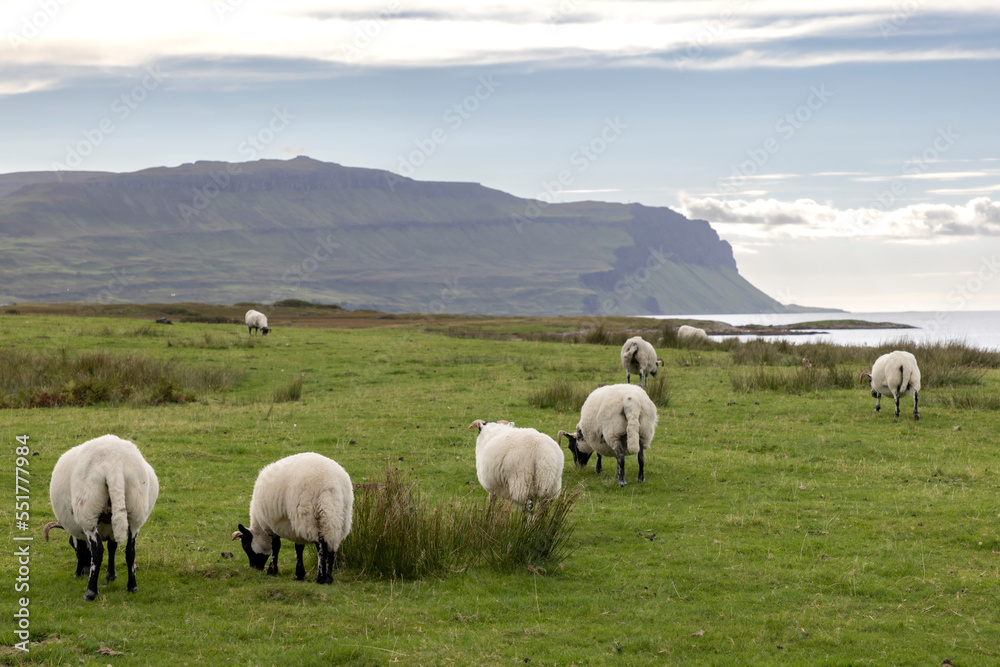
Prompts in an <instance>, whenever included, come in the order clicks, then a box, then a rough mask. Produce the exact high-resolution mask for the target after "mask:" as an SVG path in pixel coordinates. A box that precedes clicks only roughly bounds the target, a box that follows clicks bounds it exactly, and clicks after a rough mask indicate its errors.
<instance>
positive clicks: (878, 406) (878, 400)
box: [875, 394, 882, 412]
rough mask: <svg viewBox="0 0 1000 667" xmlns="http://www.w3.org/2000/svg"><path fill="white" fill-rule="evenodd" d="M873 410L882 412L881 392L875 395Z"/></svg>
mask: <svg viewBox="0 0 1000 667" xmlns="http://www.w3.org/2000/svg"><path fill="white" fill-rule="evenodd" d="M875 412H882V394H879V395H878V396H876V397H875Z"/></svg>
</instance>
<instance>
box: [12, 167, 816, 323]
mask: <svg viewBox="0 0 1000 667" xmlns="http://www.w3.org/2000/svg"><path fill="white" fill-rule="evenodd" d="M0 260H2V261H0V267H2V268H0V278H2V281H3V283H2V288H0V298H2V299H3V300H4V301H8V302H9V301H102V302H105V303H108V302H115V301H123V302H137V303H138V302H171V301H203V302H209V303H235V302H239V301H256V302H270V301H277V300H281V299H288V298H296V299H305V300H316V301H321V302H324V303H337V304H340V305H342V306H344V307H347V308H359V307H366V308H374V309H378V310H383V311H387V312H435V313H437V312H464V313H488V314H526V315H555V314H567V315H570V314H573V315H576V314H595V315H602V314H603V315H657V314H670V313H689V314H695V313H733V312H788V311H789V309H798V308H797V307H786V306H784V305H782V304H780V303H778V302H777V301H775V300H774V299H772V298H770V297H769V296H767V295H766V294H764V293H763V292H761V291H760V290H758V289H756V288H755V287H753V285H751V284H750V283H749V282H747V281H746V280H745V279H744V278H743V277H742V276H740V274H739V271H738V269H737V266H736V262H735V260H734V258H733V253H732V248H731V247H730V246H729V244H728V243H726V242H725V241H723V240H721V239H719V237H718V234H716V232H715V231H714V230H713V229H712V228H711V226H710V225H709V224H708V223H707V222H705V221H703V220H688V219H687V218H685V217H684V216H682V215H680V214H678V213H676V212H675V211H672V210H670V209H668V208H654V207H646V206H642V205H640V204H628V205H625V204H614V203H604V202H578V203H568V204H547V203H545V202H541V201H536V200H530V199H522V198H519V197H515V196H513V195H510V194H507V193H504V192H501V191H499V190H494V189H490V188H487V187H483V186H482V185H479V184H476V183H453V182H427V181H416V180H413V179H410V178H405V177H403V176H399V175H397V174H393V173H391V172H388V171H382V170H378V169H362V168H354V167H345V166H342V165H338V164H334V163H326V162H320V161H317V160H314V159H311V158H308V157H297V158H294V159H291V160H259V161H255V162H245V163H227V162H209V161H199V162H195V163H193V164H183V165H180V166H178V167H156V168H151V169H144V170H141V171H137V172H132V173H125V174H114V173H106V172H25V173H16V174H5V175H0Z"/></svg>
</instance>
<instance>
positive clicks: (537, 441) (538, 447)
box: [469, 419, 564, 512]
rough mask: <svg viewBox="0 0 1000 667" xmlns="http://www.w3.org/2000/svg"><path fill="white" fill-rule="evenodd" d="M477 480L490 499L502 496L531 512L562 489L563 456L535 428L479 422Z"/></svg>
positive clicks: (470, 426)
mask: <svg viewBox="0 0 1000 667" xmlns="http://www.w3.org/2000/svg"><path fill="white" fill-rule="evenodd" d="M469 429H470V430H471V429H478V431H479V435H478V436H477V438H476V476H477V477H478V478H479V483H480V484H482V485H483V488H484V489H486V490H487V491H488V492H489V494H490V498H491V499H492V498H493V497H495V496H500V497H501V498H506V499H507V500H510V501H511V502H513V503H515V504H517V505H520V506H521V507H523V508H524V509H525V510H526V511H528V512H530V511H531V510H532V508H533V506H534V504H535V502H537V501H539V500H543V499H544V500H552V499H553V498H556V497H558V496H559V491H560V490H561V489H562V472H563V460H564V457H563V453H562V450H561V449H559V445H557V444H556V441H555V440H553V439H552V438H550V437H549V436H547V435H546V434H544V433H539V432H538V431H536V430H535V429H533V428H517V427H515V426H514V424H513V423H511V422H507V421H503V420H501V421H496V422H487V421H483V420H482V419H477V420H476V421H474V422H472V424H470V425H469Z"/></svg>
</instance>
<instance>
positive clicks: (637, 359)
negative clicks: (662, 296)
mask: <svg viewBox="0 0 1000 667" xmlns="http://www.w3.org/2000/svg"><path fill="white" fill-rule="evenodd" d="M622 368H624V369H625V372H627V373H643V374H650V373H653V372H654V371H655V370H656V350H655V349H654V348H653V346H652V345H651V344H650V343H649V342H648V341H646V340H644V339H643V338H642V336H633V337H632V338H629V339H628V340H627V341H625V344H624V345H622Z"/></svg>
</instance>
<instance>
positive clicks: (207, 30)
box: [0, 0, 1000, 94]
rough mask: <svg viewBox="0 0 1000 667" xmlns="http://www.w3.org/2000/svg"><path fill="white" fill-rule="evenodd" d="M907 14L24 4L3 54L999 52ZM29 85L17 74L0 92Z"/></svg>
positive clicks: (782, 61) (7, 15) (314, 57)
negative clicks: (19, 78) (12, 81)
mask: <svg viewBox="0 0 1000 667" xmlns="http://www.w3.org/2000/svg"><path fill="white" fill-rule="evenodd" d="M43 5H44V7H45V8H47V9H45V10H44V11H43V9H40V8H41V7H42V6H43ZM900 7H901V8H895V9H893V8H886V7H872V6H871V3H869V2H865V1H863V0H846V1H845V2H837V3H832V2H824V3H801V4H795V3H787V2H781V1H779V0H771V1H768V0H761V1H759V2H758V1H754V2H750V0H720V1H712V0H710V1H707V2H695V1H694V0H679V1H675V2H669V3H668V2H662V3H656V2H648V1H644V0H617V1H614V2H613V1H612V0H588V1H587V2H584V0H552V1H550V2H542V3H537V2H512V3H504V4H501V3H492V2H483V3H478V2H468V1H463V2H448V1H442V0H437V1H428V0H424V1H421V0H407V1H406V2H404V1H403V0H368V1H366V0H359V1H358V2H353V3H351V5H350V7H349V8H332V9H331V7H330V5H329V3H326V2H321V1H320V0H292V1H290V2H286V3H280V4H279V3H255V2H248V1H246V0H170V1H168V0H148V1H146V2H142V3H135V2H127V1H126V0H90V1H88V2H87V3H73V2H65V1H64V0H53V1H52V2H50V3H38V2H36V1H34V0H30V1H29V0H11V1H9V2H4V3H0V26H2V27H3V29H0V50H2V51H3V55H2V58H0V62H3V63H4V64H5V65H7V66H9V68H10V69H9V70H8V71H16V72H19V74H17V75H16V76H20V77H24V78H27V79H28V80H29V81H30V80H31V79H32V76H33V75H32V73H33V72H34V71H35V69H36V68H52V67H59V66H72V67H74V68H82V69H84V70H87V71H91V72H98V73H101V74H103V75H105V76H106V75H107V73H108V72H109V71H113V70H115V69H121V68H124V69H130V68H131V69H134V68H136V67H141V66H144V65H147V64H150V63H151V62H154V61H161V62H162V61H172V62H186V63H191V64H192V66H193V68H192V70H193V69H194V68H196V67H197V66H204V65H205V64H210V63H217V62H219V61H222V60H235V61H237V62H239V63H241V65H242V66H243V67H245V68H247V69H248V70H249V71H254V69H253V68H255V67H260V68H261V69H262V70H263V74H264V75H265V78H267V79H270V78H271V77H273V76H274V74H275V69H280V63H285V64H286V65H287V67H286V69H287V70H288V71H289V72H293V71H295V69H296V68H297V67H298V66H299V65H300V64H301V62H302V61H312V62H315V63H317V64H325V65H328V66H334V67H337V66H341V67H342V66H350V67H353V68H357V67H399V68H409V67H449V66H458V65H496V64H530V65H538V64H551V65H559V66H566V65H576V66H593V65H595V64H599V65H605V66H640V67H643V66H648V67H677V68H679V69H684V68H692V69H745V68H761V67H766V68H787V67H818V66H825V65H831V64H838V63H875V62H917V61H930V60H954V59H965V60H971V59H977V60H982V59H989V60H997V59H1000V49H998V48H996V47H995V46H994V45H993V43H992V42H991V40H990V39H986V38H982V37H980V36H978V34H977V33H976V31H977V30H979V31H980V32H983V31H985V32H989V29H990V26H995V25H997V24H998V23H1000V7H998V6H997V5H996V3H995V2H993V1H992V0H972V1H969V2H964V3H959V4H957V5H956V4H954V3H946V2H944V0H924V1H923V2H920V3H914V7H913V9H912V11H909V12H908V10H907V9H906V8H907V7H909V5H908V4H906V3H904V4H903V5H901V6H900ZM956 25H957V26H960V27H959V28H956ZM965 26H968V27H965ZM897 33H898V35H897ZM916 36H919V39H917V38H916ZM890 37H891V38H892V39H893V40H894V41H892V42H889V41H888V40H889V38H890ZM264 63H268V64H266V65H265V64H264ZM275 63H279V66H278V67H276V65H275ZM14 68H17V69H16V70H14ZM268 75H269V76H268ZM35 83H38V82H37V81H36V82H35ZM43 83H45V82H43ZM47 84H48V85H52V86H54V85H59V84H58V83H53V82H51V81H48V82H47ZM31 89H32V85H30V84H29V83H24V82H15V83H10V82H8V83H7V84H5V86H4V87H3V88H2V89H0V94H3V93H4V92H11V91H13V92H17V91H20V90H31Z"/></svg>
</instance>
